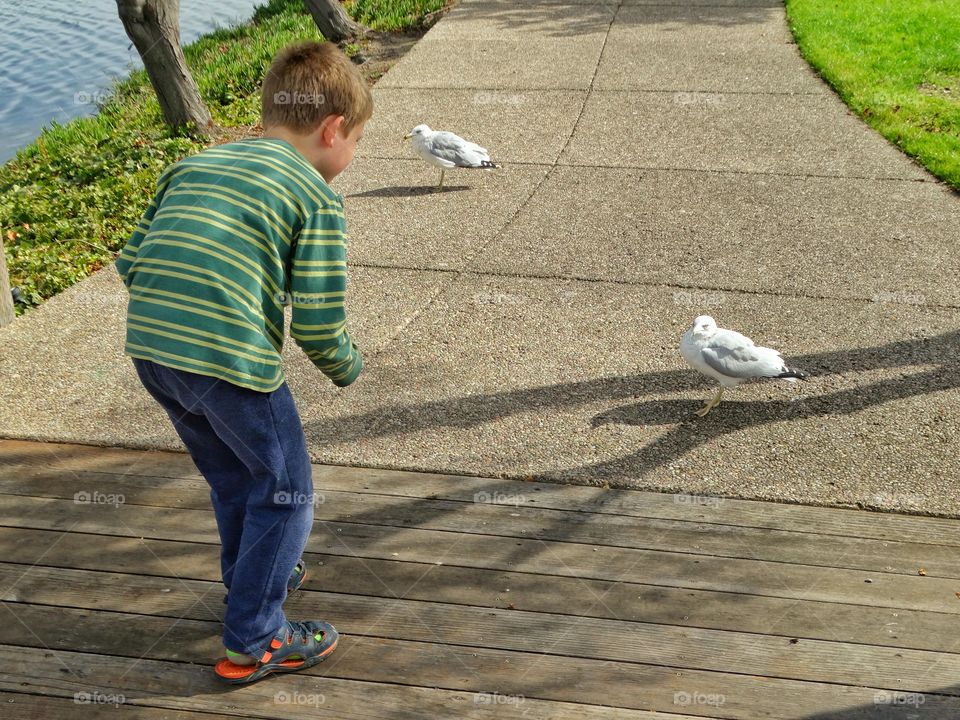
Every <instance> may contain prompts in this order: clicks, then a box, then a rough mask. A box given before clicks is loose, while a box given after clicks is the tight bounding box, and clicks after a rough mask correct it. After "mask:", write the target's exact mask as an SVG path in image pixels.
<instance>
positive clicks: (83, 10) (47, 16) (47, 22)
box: [0, 0, 262, 162]
mask: <svg viewBox="0 0 960 720" xmlns="http://www.w3.org/2000/svg"><path fill="white" fill-rule="evenodd" d="M257 4H262V2H260V3H258V2H254V0H218V1H217V2H216V3H213V2H202V1H197V0H195V1H192V2H182V3H181V7H180V28H181V36H182V41H183V42H184V43H188V42H191V41H192V40H194V39H196V38H197V37H198V36H199V35H201V34H203V33H204V32H208V31H210V30H212V29H214V28H215V27H223V26H225V25H230V24H233V23H235V22H237V21H239V20H243V19H245V18H248V17H250V16H251V15H252V14H253V8H254V6H255V5H257ZM65 6H66V7H67V8H68V9H67V10H64V7H65ZM0 27H3V28H4V30H5V36H4V42H3V43H0V68H2V72H0V127H2V128H3V132H2V133H0V162H3V161H5V160H8V159H9V158H11V157H13V155H14V154H15V153H16V151H17V150H18V149H19V148H21V147H23V146H24V145H26V144H28V143H29V142H31V141H32V140H33V139H34V138H35V137H36V136H37V135H38V134H39V132H40V129H41V127H43V126H45V125H49V124H50V123H51V122H53V121H56V122H59V123H64V122H67V121H68V120H70V119H72V118H75V117H79V116H81V115H87V114H90V113H92V112H94V111H95V110H96V103H95V100H96V98H97V97H98V96H99V95H100V94H101V93H102V92H103V91H104V90H105V89H106V88H107V87H109V85H110V82H111V81H112V80H113V79H114V78H117V77H120V76H123V75H126V74H127V72H129V70H130V69H131V68H133V67H139V66H140V59H139V56H138V55H137V51H136V50H135V49H134V48H132V47H130V40H129V38H127V36H126V33H124V31H123V25H122V24H121V23H120V18H119V17H118V16H117V7H116V4H115V3H113V2H108V1H107V0H72V2H70V3H69V4H66V3H63V2H62V0H30V1H29V2H27V1H25V0H0Z"/></svg>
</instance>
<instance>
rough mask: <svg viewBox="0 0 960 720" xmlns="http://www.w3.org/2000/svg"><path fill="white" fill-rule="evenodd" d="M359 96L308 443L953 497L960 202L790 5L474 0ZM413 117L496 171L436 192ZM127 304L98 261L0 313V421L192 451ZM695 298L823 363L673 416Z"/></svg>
mask: <svg viewBox="0 0 960 720" xmlns="http://www.w3.org/2000/svg"><path fill="white" fill-rule="evenodd" d="M375 100H376V108H377V109H376V114H375V116H374V119H373V120H372V122H371V124H370V126H369V127H368V131H367V133H366V136H365V139H364V141H363V143H362V144H361V145H362V150H361V152H360V153H359V157H358V159H357V161H356V162H355V163H354V165H353V166H351V168H350V169H349V170H348V171H347V172H346V173H345V174H344V175H343V176H342V178H340V179H339V180H338V181H337V185H336V187H337V189H338V191H339V192H341V193H343V194H344V195H345V196H346V198H347V217H348V220H349V222H350V225H351V229H352V236H353V241H352V243H353V244H352V249H351V253H352V255H351V261H352V263H353V271H352V280H351V282H352V286H351V293H352V295H351V298H350V311H351V313H352V318H353V319H352V331H353V333H354V335H355V336H356V339H357V341H358V343H359V344H360V345H361V346H362V347H363V348H364V350H365V353H366V356H367V361H368V368H367V370H366V372H365V374H364V376H363V377H362V378H361V380H360V381H359V382H358V383H357V384H356V385H355V386H353V387H351V388H348V389H346V390H343V391H338V390H336V389H335V388H333V387H332V386H331V385H330V384H329V383H328V382H326V381H325V379H324V378H323V377H322V376H321V375H320V374H319V372H317V371H315V370H314V369H313V367H312V365H311V364H310V363H309V361H307V360H306V358H305V357H303V356H302V355H301V354H300V351H299V350H298V349H297V348H296V346H295V345H294V344H293V343H292V342H289V343H288V347H287V361H288V362H287V368H288V377H289V382H290V385H291V388H292V389H293V391H294V393H295V395H296V397H297V399H298V401H299V403H300V407H301V412H302V415H303V419H304V423H305V427H306V432H307V435H308V440H309V444H310V448H311V452H312V455H313V459H314V460H315V461H318V462H329V463H340V464H347V465H357V466H377V467H387V468H402V469H415V470H416V469H424V470H431V471H437V472H450V473H461V474H478V475H485V476H499V475H504V476H509V477H515V478H525V477H528V476H533V477H537V478H547V479H557V480H563V481H568V482H577V483H590V484H598V483H609V484H610V485H616V486H624V487H638V488H654V489H666V490H673V491H685V492H690V493H697V494H713V493H718V494H725V495H733V496H739V497H748V498H760V499H775V500H788V501H801V502H809V503H827V504H841V505H844V504H862V505H864V506H868V507H874V508H888V509H898V510H907V511H911V510H914V511H926V512H935V513H945V514H951V515H960V499H958V497H957V494H956V492H955V491H954V488H955V483H954V477H955V476H956V475H957V472H958V470H960V462H958V460H957V455H958V443H957V441H956V437H957V431H958V425H960V373H958V372H957V371H958V370H960V366H958V361H957V358H958V357H960V330H958V328H960V289H958V285H957V283H956V282H955V281H954V279H953V278H952V277H951V273H955V272H956V270H957V269H958V268H960V246H958V242H957V228H958V227H960V202H958V198H957V196H956V194H954V193H953V192H951V191H949V190H948V189H947V188H946V187H945V186H943V185H942V184H940V183H938V182H936V181H935V180H934V179H933V178H932V177H931V176H930V175H929V174H927V173H926V172H925V171H924V170H923V169H921V168H919V167H918V166H916V165H915V164H914V163H912V162H911V161H910V160H909V159H908V158H906V157H905V156H903V155H902V154H900V153H899V151H897V150H896V149H895V148H893V147H892V146H890V145H889V144H888V143H887V142H886V141H885V140H884V139H883V138H881V137H880V136H879V135H877V134H876V133H874V132H873V131H872V130H870V129H869V128H868V127H866V126H865V125H864V124H863V123H861V122H860V121H859V120H858V119H856V118H855V117H853V116H852V115H850V114H849V112H848V111H847V109H846V107H845V106H844V105H843V103H841V102H840V100H839V99H837V98H836V97H835V95H834V94H833V93H832V92H831V91H830V90H829V89H828V88H827V87H826V86H825V85H824V84H823V83H822V82H821V81H820V80H819V79H818V78H817V77H816V76H815V75H814V74H813V73H812V72H811V71H810V70H809V68H808V67H807V65H806V64H805V62H804V61H803V60H802V58H801V57H800V55H799V54H798V51H797V48H796V46H795V45H794V44H793V43H792V40H791V36H790V33H789V30H788V28H787V26H786V21H785V17H784V10H783V7H782V5H781V4H780V3H775V2H767V1H763V0H761V1H759V2H758V1H756V0H754V1H752V2H749V3H748V2H737V1H736V0H725V1H723V0H717V1H716V2H715V3H713V4H711V3H709V2H708V1H707V0H698V1H697V3H696V5H694V4H692V3H690V4H687V3H676V4H665V3H662V2H660V3H657V4H649V3H646V2H643V1H642V0H623V1H622V2H618V1H614V0H596V1H592V0H578V1H573V0H569V1H568V0H544V1H543V2H524V3H522V4H520V3H513V2H497V1H495V0H493V1H491V0H475V1H473V0H468V1H465V2H463V3H462V4H461V5H460V6H459V7H458V8H457V9H455V10H454V11H453V12H451V13H450V14H449V15H448V16H447V17H446V18H444V19H443V20H442V21H441V22H440V23H438V25H436V26H435V27H434V28H433V29H432V30H431V31H430V32H429V33H428V34H427V35H426V36H425V37H424V38H423V40H421V41H420V42H419V43H418V44H417V46H416V47H415V48H414V49H413V50H412V51H411V52H410V53H409V54H408V55H407V56H406V57H405V58H404V59H403V60H402V61H401V62H400V63H399V64H398V65H397V66H395V67H394V68H393V69H392V70H391V71H390V72H389V73H388V74H387V75H386V76H384V78H383V79H382V80H381V81H380V83H379V84H378V85H377V88H376V90H375ZM419 122H426V123H428V124H429V125H431V126H432V127H434V128H442V129H449V130H453V131H456V132H458V133H460V134H463V135H464V136H466V137H469V138H470V139H472V140H475V141H477V142H479V143H480V144H482V145H484V146H485V147H488V148H490V149H491V151H492V152H493V154H494V156H495V158H496V159H497V160H499V161H500V162H502V163H503V165H504V167H503V169H502V170H501V171H499V172H496V173H469V172H460V173H452V174H450V173H448V176H447V182H448V185H449V187H448V188H447V190H448V191H446V192H444V193H442V194H434V193H431V192H429V191H428V188H429V187H430V186H431V185H432V184H435V183H436V180H437V177H436V173H435V171H434V170H433V169H432V168H429V167H427V166H426V165H425V164H424V163H422V162H421V161H420V160H418V159H416V158H415V157H414V156H413V153H412V151H410V149H409V148H407V147H406V146H403V145H401V144H400V137H401V136H402V135H403V134H404V133H405V132H406V131H408V130H409V129H410V128H411V127H413V126H414V125H415V124H417V123H419ZM124 304H125V291H124V289H123V287H122V285H121V284H120V282H119V280H118V279H117V277H116V274H115V272H114V271H113V269H112V268H109V269H107V270H104V271H103V272H101V273H98V274H97V275H96V276H94V277H92V278H90V279H88V280H87V281H85V282H83V283H81V284H79V285H78V286H75V287H74V288H71V289H70V290H69V291H67V292H65V293H63V294H62V295H61V296H59V297H56V298H53V299H52V300H50V301H48V302H47V303H46V304H45V305H44V306H43V307H41V308H40V309H38V310H37V311H35V312H33V313H30V314H29V315H28V316H27V317H25V318H22V319H20V320H18V321H17V322H15V323H14V324H13V326H12V327H10V328H8V329H6V330H4V331H0V342H2V344H3V347H4V351H3V357H2V360H0V383H2V387H0V435H3V436H6V437H15V438H36V439H45V440H60V441H73V442H85V443H95V444H105V445H120V446H128V447H143V448H178V447H179V442H178V440H177V438H176V436H175V434H174V432H173V430H172V427H170V425H169V422H168V420H167V418H166V417H165V416H164V415H163V413H162V412H161V411H160V409H159V408H158V407H156V406H155V405H154V404H153V402H152V400H150V398H149V397H148V396H147V394H146V392H145V391H143V390H142V389H141V388H140V387H139V385H138V384H137V381H136V378H135V375H134V374H133V371H132V367H131V366H130V363H129V360H128V359H127V358H125V357H124V356H123V354H122V347H123V314H124ZM700 313H709V314H712V315H714V316H715V317H716V318H717V319H718V321H719V322H720V323H721V324H722V325H725V326H727V327H732V328H736V329H738V330H740V331H742V332H744V333H746V334H747V335H749V336H751V337H753V338H754V339H755V340H756V341H758V342H760V343H762V344H767V345H771V346H773V347H776V348H778V349H780V350H781V351H782V352H783V353H784V355H785V356H787V357H789V358H790V360H791V364H792V365H795V366H797V367H799V368H801V369H803V370H806V371H808V372H809V373H810V374H811V376H812V377H811V380H810V381H809V382H808V383H804V384H797V385H796V386H791V385H787V384H764V385H753V386H746V387H743V388H740V389H738V390H736V391H735V392H732V393H729V394H728V396H727V397H728V399H727V400H726V401H725V402H724V403H723V404H722V405H721V406H720V407H719V408H718V409H717V410H715V411H714V412H713V413H711V414H710V415H709V416H708V417H707V418H705V419H702V420H701V419H698V418H692V417H691V412H692V411H693V410H695V409H696V408H698V407H699V406H700V404H701V403H702V401H703V400H704V399H705V398H706V397H707V396H708V395H709V394H710V393H711V392H712V391H713V387H712V386H710V385H709V384H708V383H706V382H705V381H704V380H703V379H702V378H701V377H700V376H699V375H697V374H696V373H694V372H693V371H691V370H688V369H687V368H686V366H685V365H684V364H683V361H682V359H681V358H680V355H679V353H678V352H677V346H678V342H679V336H680V334H681V333H682V332H683V331H684V330H685V329H686V327H687V325H688V324H689V323H690V321H691V320H692V319H693V317H694V316H696V315H698V314H700Z"/></svg>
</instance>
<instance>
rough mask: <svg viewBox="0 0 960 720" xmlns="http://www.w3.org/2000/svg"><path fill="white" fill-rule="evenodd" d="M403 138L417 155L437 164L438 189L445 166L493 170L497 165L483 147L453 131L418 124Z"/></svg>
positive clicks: (441, 187)
mask: <svg viewBox="0 0 960 720" xmlns="http://www.w3.org/2000/svg"><path fill="white" fill-rule="evenodd" d="M403 139H404V140H410V142H411V144H412V145H413V149H414V150H416V151H417V154H419V155H420V157H422V158H423V159H424V160H426V161H427V162H428V163H430V164H431V165H434V166H436V167H438V168H440V184H439V185H438V186H437V190H443V174H444V173H445V172H446V171H447V168H453V167H458V168H472V169H478V170H493V169H494V168H498V167H500V166H499V165H498V164H497V163H495V162H492V161H491V160H490V154H489V153H488V152H487V149H486V148H482V147H480V146H479V145H477V144H476V143H472V142H470V141H469V140H464V139H463V138H462V137H460V136H459V135H454V134H453V133H452V132H444V131H443V130H431V129H430V128H429V127H428V126H426V125H417V126H416V127H415V128H414V129H413V130H411V131H410V133H409V134H407V135H405V136H404V138H403Z"/></svg>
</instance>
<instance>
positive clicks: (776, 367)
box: [701, 331, 787, 379]
mask: <svg viewBox="0 0 960 720" xmlns="http://www.w3.org/2000/svg"><path fill="white" fill-rule="evenodd" d="M701 356H702V357H703V360H704V362H706V363H707V365H709V366H710V367H711V368H713V369H714V370H716V371H717V372H718V373H720V374H721V375H726V376H727V377H730V378H740V379H749V378H762V377H776V376H777V375H779V374H780V373H782V372H785V371H786V369H787V367H786V365H785V364H784V362H783V358H781V357H780V353H779V352H777V351H776V350H773V349H772V348H765V347H757V346H756V345H754V344H753V342H752V341H751V340H750V339H749V338H747V337H744V336H743V335H741V334H740V333H735V332H732V331H729V332H728V333H718V334H717V336H716V337H715V338H713V341H712V342H711V343H710V344H709V345H708V346H707V347H705V348H703V350H702V352H701Z"/></svg>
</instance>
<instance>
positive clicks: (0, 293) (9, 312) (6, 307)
mask: <svg viewBox="0 0 960 720" xmlns="http://www.w3.org/2000/svg"><path fill="white" fill-rule="evenodd" d="M13 317H14V313H13V296H12V295H11V294H10V276H9V275H7V256H6V255H4V253H3V238H2V237H0V327H4V326H6V325H9V324H10V323H12V322H13Z"/></svg>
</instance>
